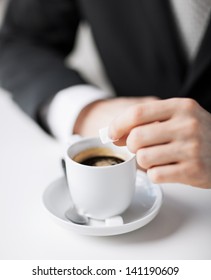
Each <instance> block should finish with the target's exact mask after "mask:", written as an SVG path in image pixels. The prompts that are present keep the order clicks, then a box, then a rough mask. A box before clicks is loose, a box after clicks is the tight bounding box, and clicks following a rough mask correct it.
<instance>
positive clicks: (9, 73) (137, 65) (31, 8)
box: [0, 0, 211, 117]
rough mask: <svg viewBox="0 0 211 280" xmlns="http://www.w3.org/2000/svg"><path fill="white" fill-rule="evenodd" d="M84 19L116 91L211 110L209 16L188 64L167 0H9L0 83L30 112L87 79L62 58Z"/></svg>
mask: <svg viewBox="0 0 211 280" xmlns="http://www.w3.org/2000/svg"><path fill="white" fill-rule="evenodd" d="M82 20H83V21H87V22H88V23H89V25H90V26H91V29H92V32H93V36H94V39H95V42H96V45H97V47H98V50H99V53H100V55H101V58H102V61H103V63H104V66H105V69H106V72H107V75H108V77H109V78H110V81H111V83H112V85H113V87H114V89H115V91H116V93H117V95H118V96H130V95H131V96H146V95H156V96H158V97H160V98H169V97H174V96H177V97H191V98H194V99H196V100H197V101H198V102H199V103H200V104H201V105H202V106H203V107H204V108H206V109H207V110H208V111H210V112H211V23H209V26H208V29H207V32H206V34H205V36H204V39H203V42H202V44H201V48H200V51H199V53H198V55H197V57H196V59H195V60H194V62H193V63H192V64H191V65H188V63H187V60H186V55H185V53H184V50H183V48H182V45H181V43H180V39H179V36H178V32H177V28H176V25H175V22H174V17H173V15H172V12H171V9H170V6H169V3H168V1H167V0H151V1H146V0H131V1H128V0H11V1H10V4H9V6H8V9H7V13H6V17H5V20H4V24H3V27H2V28H1V32H0V82H1V86H3V87H4V88H6V89H7V90H9V91H10V92H12V93H13V96H14V99H15V100H16V101H17V102H18V103H19V104H20V106H21V107H22V108H23V109H24V110H25V111H26V112H27V113H28V114H30V115H31V116H32V117H35V116H36V112H37V108H38V107H39V106H40V104H42V103H44V102H45V101H46V100H48V99H49V98H51V97H52V96H53V95H54V94H55V93H56V92H58V91H59V90H60V89H63V88H65V87H68V86H72V85H77V84H84V83H86V81H84V79H83V78H82V77H81V76H80V74H79V73H77V72H75V71H74V70H71V69H68V68H67V67H65V65H64V59H65V57H66V56H67V55H68V54H69V53H70V52H71V50H72V49H73V47H74V40H75V35H76V31H77V27H78V24H79V22H80V21H82Z"/></svg>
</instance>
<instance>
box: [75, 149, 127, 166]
mask: <svg viewBox="0 0 211 280" xmlns="http://www.w3.org/2000/svg"><path fill="white" fill-rule="evenodd" d="M73 160H74V161H76V162H78V163H80V164H83V165H88V166H96V167H100V166H101V167H103V166H112V165H116V164H119V163H122V162H124V161H125V159H123V156H122V155H120V154H117V153H116V152H114V151H113V150H112V149H109V148H100V147H96V148H90V149H87V150H84V151H82V152H80V153H78V154H77V155H76V156H74V157H73Z"/></svg>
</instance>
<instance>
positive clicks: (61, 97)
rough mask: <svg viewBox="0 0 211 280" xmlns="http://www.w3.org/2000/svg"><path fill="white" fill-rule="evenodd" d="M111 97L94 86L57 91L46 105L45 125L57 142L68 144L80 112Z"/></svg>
mask: <svg viewBox="0 0 211 280" xmlns="http://www.w3.org/2000/svg"><path fill="white" fill-rule="evenodd" d="M109 97H112V96H111V94H110V93H108V92H105V91H103V90H101V89H98V88H96V87H94V86H89V85H79V86H72V87H69V88H66V89H64V90H61V91H59V92H58V93H57V94H56V95H55V96H54V98H53V99H52V101H51V102H50V104H49V105H48V109H47V115H46V123H47V126H48V128H49V130H50V132H51V133H52V134H53V135H54V137H56V138H57V139H58V140H59V141H61V142H64V143H68V142H69V139H70V137H71V135H72V134H73V129H74V125H75V122H76V120H77V118H78V115H79V114H80V112H81V110H82V109H83V108H85V107H86V106H87V105H89V104H90V103H92V102H94V101H97V100H101V99H106V98H109Z"/></svg>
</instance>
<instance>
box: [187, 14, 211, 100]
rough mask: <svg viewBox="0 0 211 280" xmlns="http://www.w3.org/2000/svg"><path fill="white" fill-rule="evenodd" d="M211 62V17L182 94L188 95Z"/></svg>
mask: <svg viewBox="0 0 211 280" xmlns="http://www.w3.org/2000/svg"><path fill="white" fill-rule="evenodd" d="M210 63H211V18H210V20H209V24H208V27H207V30H206V32H205V35H204V38H203V40H202V42H201V46H200V49H199V51H198V54H197V56H196V58H195V59H194V61H193V63H192V64H191V66H190V68H189V71H188V74H187V77H186V81H185V83H184V86H183V88H182V91H181V96H183V95H186V93H187V92H188V91H190V90H191V88H192V87H193V86H194V84H195V83H196V82H197V81H198V80H199V79H200V77H201V75H203V73H204V71H205V70H206V68H207V67H208V66H209V65H210Z"/></svg>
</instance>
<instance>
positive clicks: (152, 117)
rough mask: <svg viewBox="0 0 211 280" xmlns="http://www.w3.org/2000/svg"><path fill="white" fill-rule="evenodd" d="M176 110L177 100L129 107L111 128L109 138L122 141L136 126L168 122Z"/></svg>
mask: <svg viewBox="0 0 211 280" xmlns="http://www.w3.org/2000/svg"><path fill="white" fill-rule="evenodd" d="M174 109H175V100H174V102H173V99H167V100H156V101H152V102H146V103H140V104H137V105H134V106H131V107H129V108H128V109H127V110H126V111H125V113H124V114H121V116H119V117H117V118H116V119H115V120H114V121H113V122H112V123H111V125H110V127H109V137H110V138H111V139H113V140H116V139H120V138H121V137H123V136H124V135H127V134H129V132H130V130H131V129H133V128H134V127H136V126H139V125H144V124H148V123H152V122H156V121H164V120H168V119H169V118H170V117H171V115H172V114H173V112H174Z"/></svg>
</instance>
